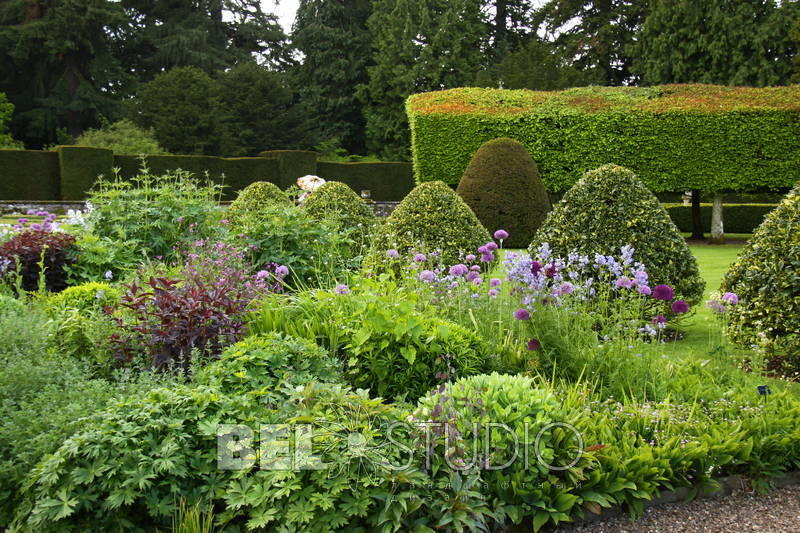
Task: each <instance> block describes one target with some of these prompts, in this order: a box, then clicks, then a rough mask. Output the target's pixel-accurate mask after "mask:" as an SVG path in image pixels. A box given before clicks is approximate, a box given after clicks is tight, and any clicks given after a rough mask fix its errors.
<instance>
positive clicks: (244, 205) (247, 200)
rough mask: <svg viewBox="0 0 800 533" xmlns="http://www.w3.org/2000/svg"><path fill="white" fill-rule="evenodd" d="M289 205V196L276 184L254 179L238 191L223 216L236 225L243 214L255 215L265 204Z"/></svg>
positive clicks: (290, 202)
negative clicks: (254, 180)
mask: <svg viewBox="0 0 800 533" xmlns="http://www.w3.org/2000/svg"><path fill="white" fill-rule="evenodd" d="M291 205H292V201H291V200H290V199H289V196H288V195H287V194H286V193H285V192H283V191H282V190H280V189H279V188H278V186H277V185H275V184H274V183H270V182H268V181H256V182H254V183H251V184H250V185H248V186H247V187H245V188H244V189H242V190H241V191H239V194H238V195H237V196H236V200H234V201H233V203H232V204H231V206H230V207H229V208H228V211H227V213H226V215H225V216H226V217H228V220H229V221H230V222H231V223H232V224H234V225H237V224H241V222H242V219H243V218H244V217H245V216H248V215H255V216H257V215H258V214H259V213H260V212H261V211H262V210H263V209H264V208H265V207H267V206H283V207H288V206H291Z"/></svg>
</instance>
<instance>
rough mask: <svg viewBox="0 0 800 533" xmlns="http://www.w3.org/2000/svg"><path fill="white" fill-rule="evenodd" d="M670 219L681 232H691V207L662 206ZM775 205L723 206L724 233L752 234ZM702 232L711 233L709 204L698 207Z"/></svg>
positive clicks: (680, 205) (681, 205)
mask: <svg viewBox="0 0 800 533" xmlns="http://www.w3.org/2000/svg"><path fill="white" fill-rule="evenodd" d="M664 207H665V208H666V209H667V213H669V216H670V218H671V219H672V221H673V222H674V223H675V225H676V226H678V228H679V229H680V230H681V231H692V207H691V206H689V205H683V204H664ZM776 207H777V204H725V206H724V208H723V213H724V215H725V233H753V231H755V229H756V228H757V227H758V226H759V225H761V223H762V222H763V221H764V217H765V216H767V213H769V212H770V211H772V210H773V209H775V208H776ZM700 219H701V221H702V225H703V231H705V232H710V231H711V204H701V205H700Z"/></svg>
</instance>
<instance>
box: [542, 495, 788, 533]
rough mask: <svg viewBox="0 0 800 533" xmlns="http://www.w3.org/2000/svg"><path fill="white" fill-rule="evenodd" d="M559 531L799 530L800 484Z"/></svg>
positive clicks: (660, 508) (659, 508)
mask: <svg viewBox="0 0 800 533" xmlns="http://www.w3.org/2000/svg"><path fill="white" fill-rule="evenodd" d="M555 531H556V533H684V532H685V533H700V532H702V533H743V532H750V531H760V532H765V533H798V532H800V486H791V487H785V488H782V489H776V490H774V491H771V492H769V493H768V494H765V495H758V494H755V493H752V492H735V493H733V494H732V495H730V496H727V497H725V498H721V499H701V500H695V501H692V502H689V503H673V504H666V505H661V506H657V507H652V508H650V509H647V510H646V511H645V512H644V514H643V515H642V516H641V517H639V518H638V519H637V520H636V521H635V522H631V521H630V520H629V519H628V518H627V516H617V517H614V518H609V519H606V520H601V521H597V522H592V523H586V524H583V525H579V526H568V527H563V528H558V529H556V530H555Z"/></svg>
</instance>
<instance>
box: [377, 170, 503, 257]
mask: <svg viewBox="0 0 800 533" xmlns="http://www.w3.org/2000/svg"><path fill="white" fill-rule="evenodd" d="M489 240H491V239H490V237H489V232H488V231H486V228H484V227H483V225H482V224H481V222H480V220H478V217H476V216H475V213H473V212H472V209H470V208H469V206H468V205H467V204H465V203H464V200H462V199H461V197H460V196H458V195H457V194H456V193H455V191H453V189H451V188H450V187H449V186H447V185H446V184H445V183H444V182H441V181H429V182H425V183H422V184H420V185H417V186H416V187H415V188H414V190H412V191H411V192H410V193H408V196H406V197H405V198H404V199H403V201H402V202H400V205H398V206H397V208H396V209H395V210H394V211H393V212H392V214H391V215H389V217H388V218H387V219H386V221H385V222H384V223H383V224H382V225H381V227H380V228H379V229H378V231H377V232H376V234H375V237H374V238H373V239H372V246H371V247H370V252H369V254H368V255H367V258H366V261H365V266H366V267H367V268H368V269H373V270H382V269H383V268H385V267H386V266H388V262H387V251H388V250H396V251H397V252H398V254H399V255H405V254H408V253H410V252H412V251H419V252H438V255H436V256H435V257H436V259H437V261H439V262H442V263H444V264H452V263H454V262H456V261H458V260H459V259H461V257H462V256H463V255H466V254H469V253H475V250H476V249H477V248H478V247H479V246H482V245H483V244H486V243H487V242H488V241H489ZM433 257H434V256H433V255H431V256H430V259H432V258H433ZM389 259H390V258H389Z"/></svg>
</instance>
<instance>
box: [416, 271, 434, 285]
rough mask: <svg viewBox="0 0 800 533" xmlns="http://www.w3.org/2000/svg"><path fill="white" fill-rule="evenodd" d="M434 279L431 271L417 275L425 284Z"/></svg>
mask: <svg viewBox="0 0 800 533" xmlns="http://www.w3.org/2000/svg"><path fill="white" fill-rule="evenodd" d="M435 277H436V275H435V274H434V273H433V271H432V270H423V271H422V272H420V273H419V279H420V280H422V281H424V282H426V283H430V282H432V281H433V280H434V278H435Z"/></svg>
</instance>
